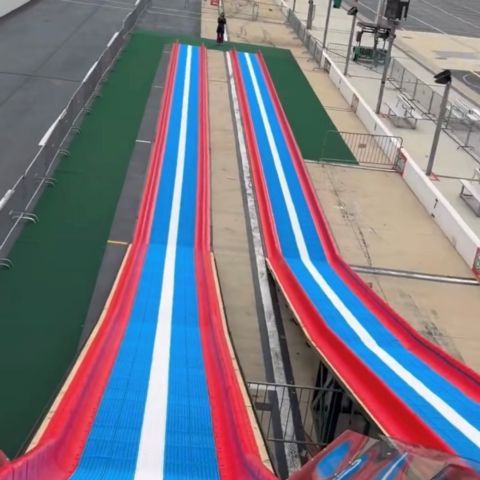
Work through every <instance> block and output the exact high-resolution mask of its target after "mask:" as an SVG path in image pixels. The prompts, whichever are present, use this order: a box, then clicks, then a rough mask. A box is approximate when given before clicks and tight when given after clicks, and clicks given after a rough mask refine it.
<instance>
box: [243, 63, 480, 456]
mask: <svg viewBox="0 0 480 480" xmlns="http://www.w3.org/2000/svg"><path fill="white" fill-rule="evenodd" d="M245 57H246V60H247V65H248V70H249V73H250V77H251V79H252V83H253V88H254V91H255V97H256V99H257V103H258V106H259V108H260V114H261V117H262V121H263V123H264V125H265V131H266V134H267V139H268V144H269V146H270V150H271V153H272V157H273V162H274V165H275V170H276V171H277V175H278V180H279V182H280V187H281V190H282V194H283V197H284V200H285V204H286V207H287V211H288V215H289V219H290V223H291V226H292V230H293V234H294V237H295V242H296V244H297V248H298V251H299V253H300V259H301V260H302V263H303V264H304V266H305V268H306V269H307V270H308V272H309V273H310V275H311V276H312V277H313V279H314V280H315V282H316V283H317V285H318V286H319V287H320V288H321V289H322V291H323V292H324V293H325V295H326V296H327V297H328V298H329V300H330V302H331V303H332V305H333V306H334V307H335V309H336V310H337V311H338V312H339V313H340V315H342V317H343V318H344V319H345V321H346V323H347V324H348V325H349V327H350V328H351V329H352V331H353V332H355V334H356V335H357V337H358V338H359V339H360V341H361V342H362V343H363V344H364V345H365V347H367V348H368V349H369V350H370V351H371V352H372V353H373V354H374V355H376V356H377V358H378V359H379V360H381V361H382V362H383V363H384V364H385V365H386V366H387V367H389V368H390V370H391V371H392V372H394V373H395V374H396V375H397V376H398V377H399V378H400V379H401V380H403V381H404V382H405V383H406V384H407V385H408V386H410V388H412V389H413V390H414V391H415V392H416V393H417V394H418V395H419V396H421V397H423V398H424V399H425V400H426V401H427V402H428V403H429V404H430V405H431V406H432V407H433V408H434V409H435V410H436V411H437V412H438V413H439V414H440V415H441V416H442V417H443V418H445V420H447V421H448V422H449V423H450V424H451V425H452V426H453V427H455V428H456V429H457V430H458V431H459V432H460V433H461V434H462V435H464V436H465V437H467V438H468V439H469V440H470V441H471V442H473V443H474V444H475V445H476V446H477V447H480V431H479V430H478V429H477V428H476V427H474V426H473V425H472V424H471V423H470V422H469V421H468V420H466V419H465V418H464V417H462V415H460V414H459V413H458V412H457V411H456V410H455V409H454V408H452V407H451V406H450V405H448V404H447V403H446V402H445V401H444V400H443V399H442V398H440V397H439V396H438V395H437V394H435V393H434V392H432V391H431V390H430V389H429V388H428V387H427V386H426V385H425V384H424V383H423V382H421V381H420V380H419V379H418V378H416V377H415V376H414V375H412V373H410V372H409V371H408V370H407V369H406V368H405V367H404V366H403V365H401V364H400V363H399V362H398V361H397V360H396V359H395V358H393V357H392V356H391V355H390V354H389V353H388V352H386V351H385V350H384V349H383V348H382V347H380V345H379V344H378V343H377V342H376V341H375V339H374V338H373V337H372V336H371V335H370V333H369V332H368V331H367V330H366V329H365V327H364V326H363V325H362V324H361V323H360V322H359V321H358V319H357V318H356V317H355V316H354V315H353V314H352V312H351V311H350V310H349V309H348V308H347V306H346V305H345V304H344V303H343V301H342V300H341V299H340V297H339V296H338V295H337V293H336V292H335V291H334V290H333V289H332V287H330V285H329V284H328V282H327V281H326V280H325V278H324V277H323V276H322V275H321V274H320V272H319V271H318V270H317V268H316V267H315V265H314V263H313V262H312V259H311V258H310V254H309V252H308V249H307V245H306V243H305V238H304V236H303V232H302V229H301V227H300V221H299V219H298V215H297V211H296V209H295V206H294V202H293V199H292V196H291V193H290V190H289V187H288V182H287V178H286V175H285V171H284V169H283V165H282V162H281V160H280V154H279V153H278V150H277V145H276V144H275V139H274V137H273V132H272V128H271V126H270V123H269V120H268V115H267V111H266V109H265V104H264V103H263V98H262V95H261V93H260V87H259V85H258V81H257V77H256V74H255V71H254V70H253V66H252V61H251V55H250V54H245Z"/></svg>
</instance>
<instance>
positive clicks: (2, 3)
mask: <svg viewBox="0 0 480 480" xmlns="http://www.w3.org/2000/svg"><path fill="white" fill-rule="evenodd" d="M29 1H30V0H0V17H3V16H4V15H6V14H7V13H10V12H11V11H13V10H15V9H16V8H18V7H21V6H22V5H25V4H26V3H28V2H29Z"/></svg>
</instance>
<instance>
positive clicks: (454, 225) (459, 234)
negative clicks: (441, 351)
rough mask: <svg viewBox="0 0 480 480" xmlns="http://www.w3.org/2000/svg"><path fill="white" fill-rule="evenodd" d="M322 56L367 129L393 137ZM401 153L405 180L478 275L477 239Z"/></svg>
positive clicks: (333, 64)
mask: <svg viewBox="0 0 480 480" xmlns="http://www.w3.org/2000/svg"><path fill="white" fill-rule="evenodd" d="M324 59H325V61H327V62H329V63H330V72H329V77H330V79H331V81H332V82H333V83H334V84H335V86H336V87H337V89H338V90H339V91H340V93H341V94H342V96H343V98H345V100H346V101H347V103H348V104H349V105H351V106H352V105H353V101H354V97H357V98H358V106H357V108H356V114H357V116H358V118H359V119H360V120H361V122H362V123H363V125H364V126H365V128H366V129H367V131H368V132H369V133H371V134H375V135H389V136H392V133H391V132H390V130H389V129H388V127H387V126H386V125H385V124H384V123H383V121H382V120H381V119H380V118H379V117H378V116H377V115H376V114H375V112H374V111H373V110H372V109H371V108H370V107H369V106H368V105H367V103H366V102H365V100H364V99H363V98H362V97H361V96H360V94H359V93H358V92H357V91H356V90H355V88H354V87H353V85H352V84H351V83H350V82H349V81H348V79H347V78H346V77H345V76H344V75H343V73H342V72H341V71H340V70H339V68H338V67H337V66H336V65H335V63H334V62H333V61H332V59H331V57H330V56H329V55H328V53H325V52H324ZM392 141H393V142H394V143H395V145H397V141H396V140H395V139H392ZM401 153H402V156H403V157H404V159H405V168H404V170H403V173H402V175H403V179H404V180H405V183H406V184H407V185H408V186H409V187H410V189H411V190H412V192H413V193H414V194H415V196H416V197H417V198H418V200H419V201H420V203H421V204H422V205H423V206H424V207H425V209H426V210H427V212H428V213H429V215H430V216H431V217H432V218H433V219H434V220H435V222H436V223H437V224H438V226H439V227H440V228H441V229H442V231H443V233H444V234H445V235H446V236H447V238H448V239H449V240H450V242H451V243H452V245H453V246H454V247H455V249H456V250H457V251H458V253H459V254H460V255H461V256H462V258H463V259H464V260H465V262H467V264H468V266H469V267H470V268H471V269H472V270H473V272H474V273H475V274H476V275H478V276H479V277H480V269H479V268H478V266H479V265H480V239H479V238H478V237H477V236H476V235H475V233H474V232H473V231H472V229H471V228H470V227H469V226H468V225H467V224H466V223H465V221H464V220H463V219H462V217H460V215H459V214H458V213H457V212H456V210H455V209H454V208H453V207H452V206H451V205H450V203H449V202H448V200H447V199H446V198H445V197H444V196H443V194H442V193H441V192H440V191H439V190H438V188H437V187H436V186H435V185H434V184H433V183H432V181H431V180H430V179H429V178H428V177H427V176H426V175H425V173H424V172H423V170H422V169H421V168H420V167H419V166H418V165H417V163H416V162H415V160H414V159H413V158H412V157H411V156H410V154H409V153H408V152H407V151H406V150H405V149H404V148H402V149H401Z"/></svg>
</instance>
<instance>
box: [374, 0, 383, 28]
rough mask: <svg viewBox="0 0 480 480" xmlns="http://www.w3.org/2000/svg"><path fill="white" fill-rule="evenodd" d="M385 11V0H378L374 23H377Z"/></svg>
mask: <svg viewBox="0 0 480 480" xmlns="http://www.w3.org/2000/svg"><path fill="white" fill-rule="evenodd" d="M384 13H385V0H378V4H377V13H376V14H375V24H376V25H378V24H379V23H380V21H381V20H382V18H383V14H384Z"/></svg>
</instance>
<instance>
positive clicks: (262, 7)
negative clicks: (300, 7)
mask: <svg viewBox="0 0 480 480" xmlns="http://www.w3.org/2000/svg"><path fill="white" fill-rule="evenodd" d="M277 6H278V7H279V9H277V8H272V4H271V3H268V2H261V1H257V0H242V1H224V2H223V11H224V12H225V14H226V15H227V18H236V19H244V20H253V21H256V20H260V21H263V22H270V23H279V22H282V23H283V22H284V20H285V17H286V15H287V11H288V7H287V6H286V5H284V4H283V3H282V2H281V1H280V2H278V1H277Z"/></svg>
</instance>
